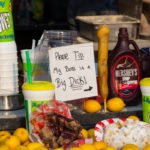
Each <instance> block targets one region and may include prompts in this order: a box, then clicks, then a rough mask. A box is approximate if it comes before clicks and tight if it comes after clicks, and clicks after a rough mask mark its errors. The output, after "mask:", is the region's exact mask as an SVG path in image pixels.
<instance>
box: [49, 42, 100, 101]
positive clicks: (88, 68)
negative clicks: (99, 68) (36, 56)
mask: <svg viewBox="0 0 150 150" xmlns="http://www.w3.org/2000/svg"><path fill="white" fill-rule="evenodd" d="M49 63H50V65H49V66H50V73H51V78H52V82H53V84H55V86H56V89H55V97H56V99H57V100H61V101H69V100H75V99H81V98H85V97H93V96H97V95H98V94H97V82H96V70H95V62H94V50H93V43H84V44H77V45H70V46H63V47H56V48H52V49H50V50H49Z"/></svg>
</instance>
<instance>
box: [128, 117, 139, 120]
mask: <svg viewBox="0 0 150 150" xmlns="http://www.w3.org/2000/svg"><path fill="white" fill-rule="evenodd" d="M128 119H133V120H139V121H140V119H139V118H138V117H137V116H129V117H128Z"/></svg>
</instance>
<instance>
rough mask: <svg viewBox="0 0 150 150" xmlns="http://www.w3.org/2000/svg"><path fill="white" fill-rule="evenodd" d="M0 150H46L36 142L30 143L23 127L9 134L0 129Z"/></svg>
mask: <svg viewBox="0 0 150 150" xmlns="http://www.w3.org/2000/svg"><path fill="white" fill-rule="evenodd" d="M0 150H48V149H47V148H45V147H44V146H43V145H42V144H40V143H38V142H34V143H31V142H30V140H29V133H28V131H27V130H26V129H25V128H18V129H16V130H15V131H14V133H13V134H11V133H10V132H8V131H0Z"/></svg>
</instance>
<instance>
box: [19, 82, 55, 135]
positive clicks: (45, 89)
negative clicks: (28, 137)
mask: <svg viewBox="0 0 150 150" xmlns="http://www.w3.org/2000/svg"><path fill="white" fill-rule="evenodd" d="M22 91H23V95H24V99H25V109H26V124H27V128H28V131H29V132H30V133H31V132H32V128H31V125H30V123H29V122H30V118H31V116H32V113H33V112H34V111H35V110H36V109H37V108H38V107H39V106H40V105H41V104H44V103H45V102H48V101H50V100H53V99H54V95H55V94H54V92H55V86H54V85H53V84H52V83H51V82H48V81H32V84H29V83H28V82H26V83H24V84H23V86H22Z"/></svg>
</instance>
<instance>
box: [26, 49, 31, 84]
mask: <svg viewBox="0 0 150 150" xmlns="http://www.w3.org/2000/svg"><path fill="white" fill-rule="evenodd" d="M26 61H27V71H28V81H29V84H32V71H31V62H30V55H29V51H26Z"/></svg>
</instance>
